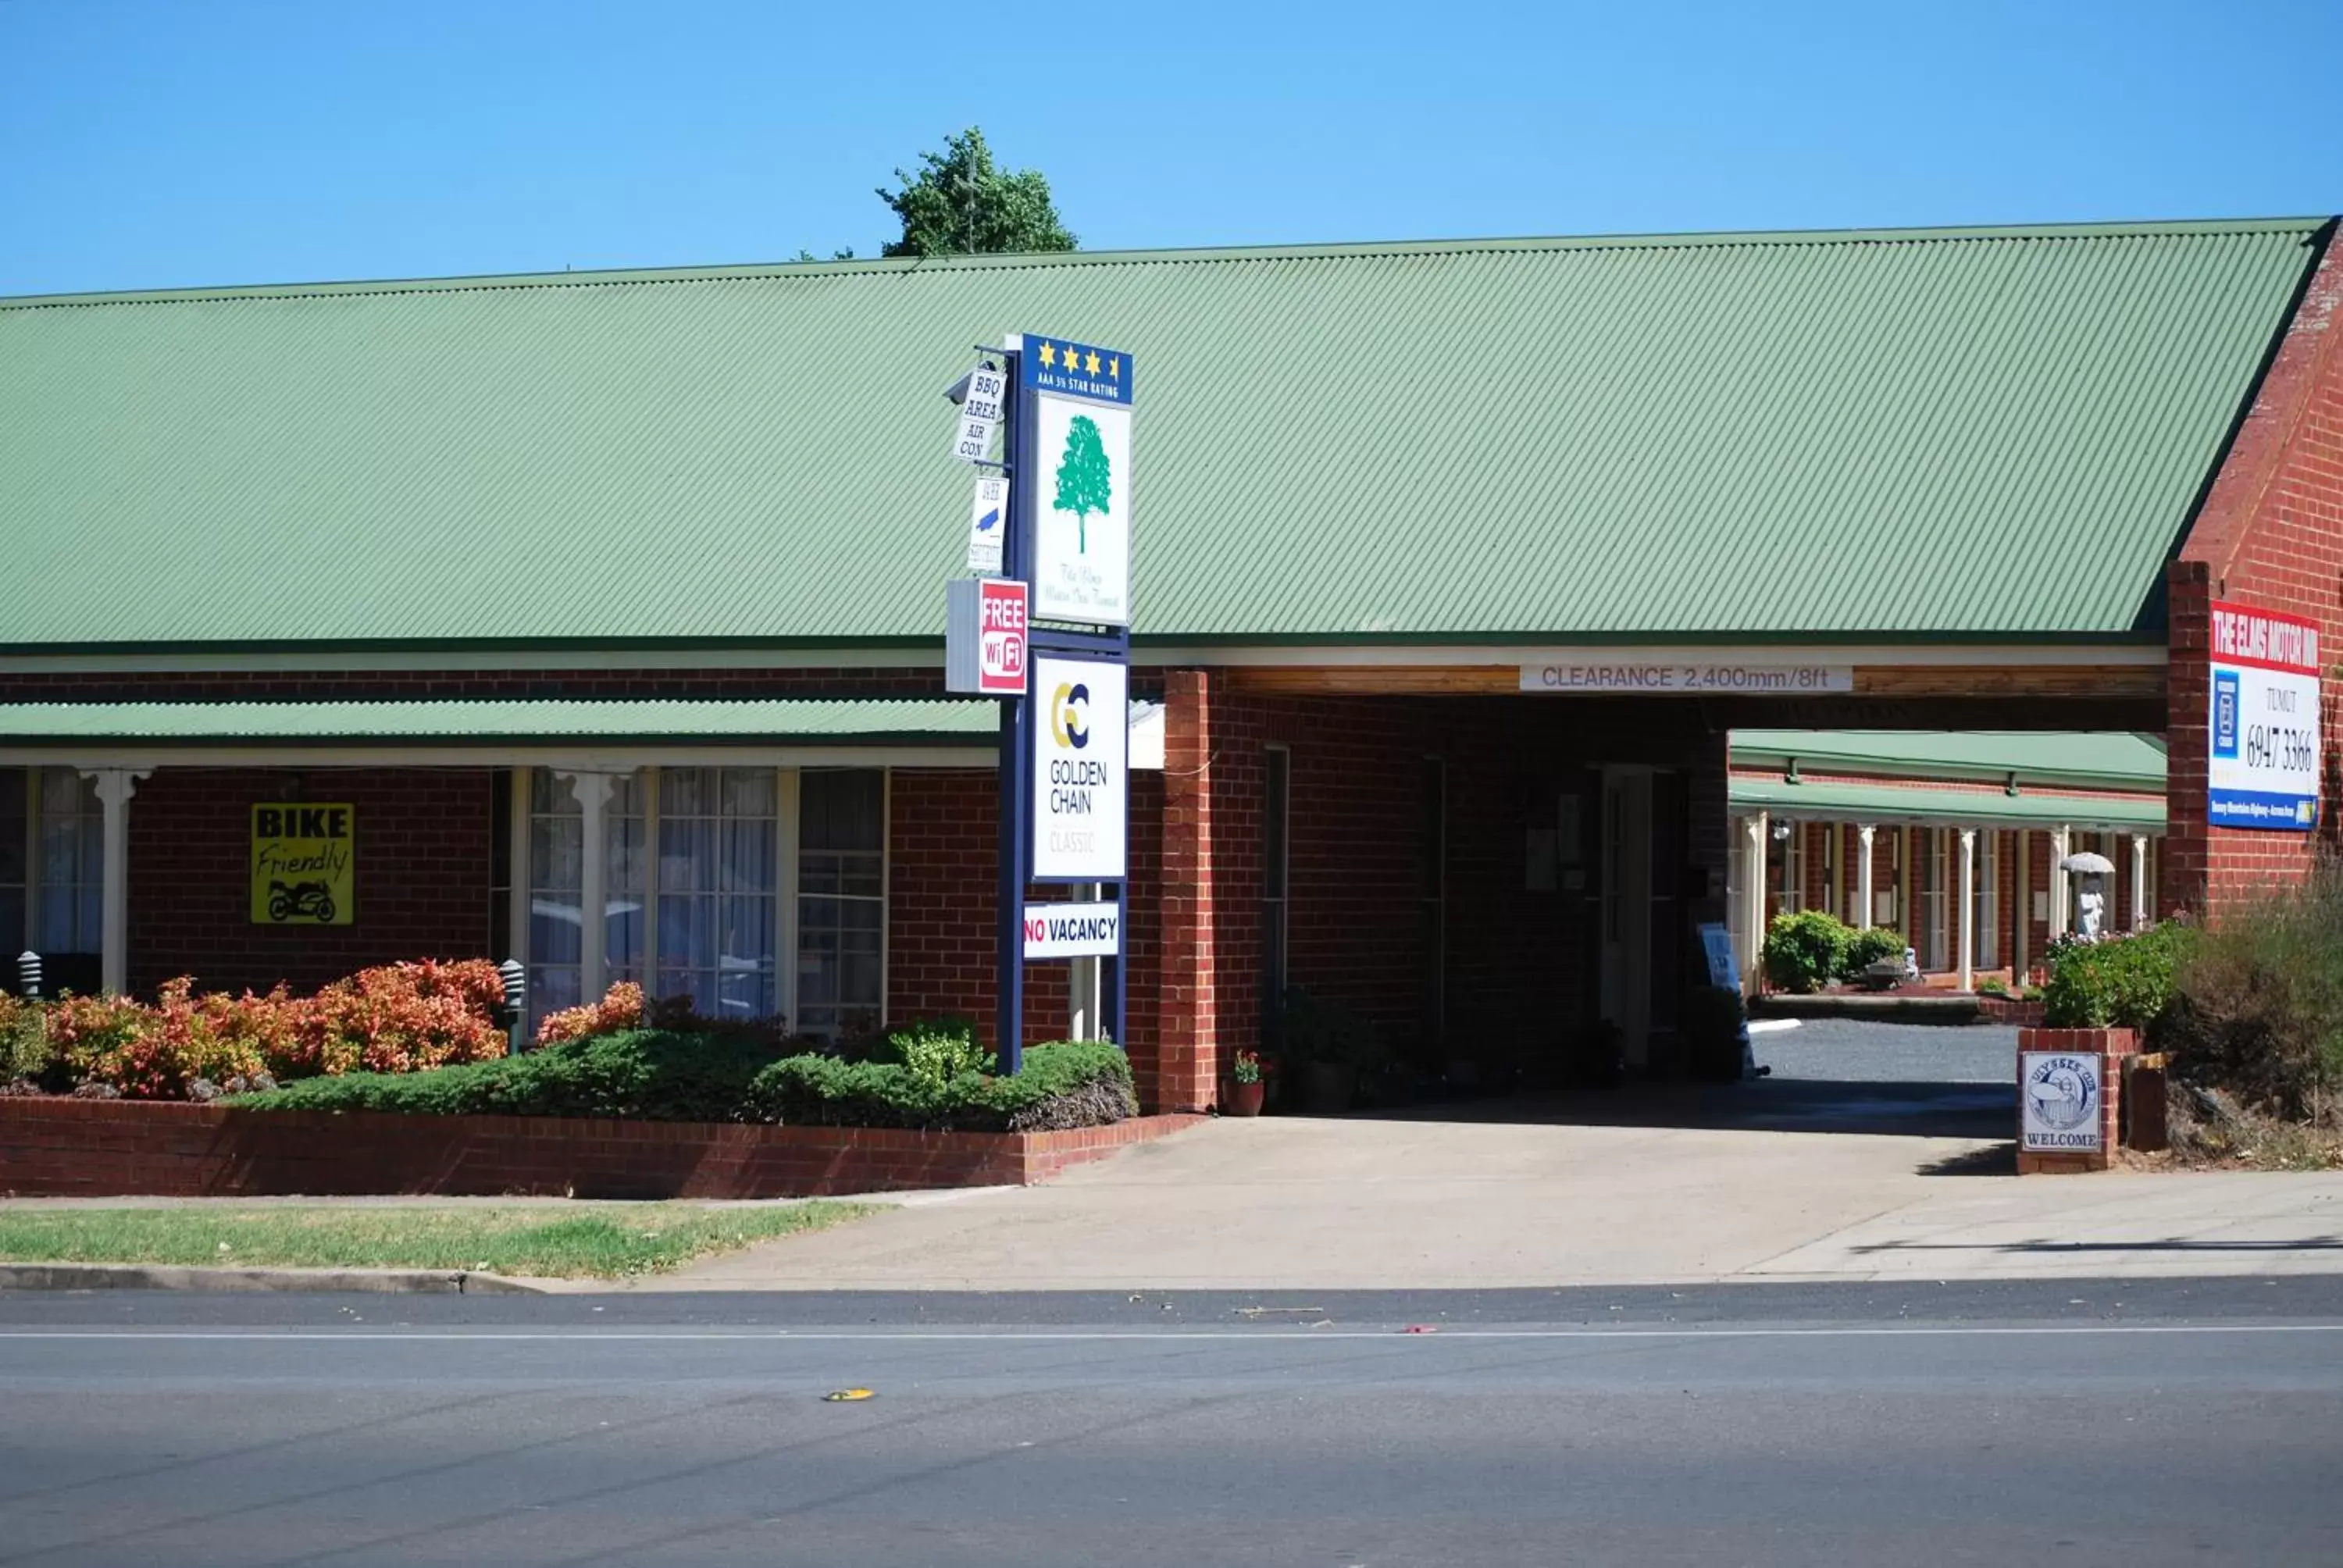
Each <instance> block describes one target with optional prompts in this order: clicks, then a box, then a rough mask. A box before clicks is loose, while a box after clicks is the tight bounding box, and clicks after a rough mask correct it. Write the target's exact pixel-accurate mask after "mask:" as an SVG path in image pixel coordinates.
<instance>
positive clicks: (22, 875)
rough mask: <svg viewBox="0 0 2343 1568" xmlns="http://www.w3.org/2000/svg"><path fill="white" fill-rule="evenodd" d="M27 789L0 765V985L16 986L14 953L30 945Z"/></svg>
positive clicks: (20, 775)
mask: <svg viewBox="0 0 2343 1568" xmlns="http://www.w3.org/2000/svg"><path fill="white" fill-rule="evenodd" d="M29 794H30V791H29V790H28V789H26V788H25V770H24V769H21V768H0V985H5V987H6V989H8V990H15V988H16V955H17V954H18V953H21V952H23V951H24V950H25V948H26V947H27V946H29V945H30V943H29V942H27V940H25V939H26V938H27V937H28V936H29V935H30V934H31V933H30V932H29V930H27V929H26V926H25V894H26V890H27V886H28V881H29V879H28V877H27V875H26V873H27V871H28V870H29V869H30V868H31V865H32V857H31V856H30V855H28V854H27V853H26V852H25V851H26V849H27V847H28V845H29V844H30V842H31V838H32V814H31V801H30V799H28V797H29Z"/></svg>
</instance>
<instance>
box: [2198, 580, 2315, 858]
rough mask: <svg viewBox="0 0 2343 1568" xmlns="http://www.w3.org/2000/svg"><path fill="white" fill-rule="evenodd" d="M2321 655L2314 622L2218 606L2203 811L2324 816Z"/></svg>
mask: <svg viewBox="0 0 2343 1568" xmlns="http://www.w3.org/2000/svg"><path fill="white" fill-rule="evenodd" d="M2318 659H2319V650H2318V627H2317V626H2316V625H2315V624H2313V623H2312V622H2310V621H2307V620H2303V619H2301V618H2298V617H2296V616H2290V615H2274V614H2272V613H2270V612H2269V611H2267V610H2258V609H2254V608H2250V607H2248V606H2246V605H2240V604H2220V603H2217V604H2215V605H2214V606H2213V620H2212V664H2213V680H2212V691H2211V692H2210V694H2209V695H2210V699H2211V711H2210V712H2209V713H2208V714H2207V720H2206V721H2207V725H2208V727H2209V728H2210V729H2211V732H2212V734H2211V739H2212V745H2211V749H2210V750H2211V754H2210V756H2209V758H2208V759H2207V760H2208V762H2209V764H2210V766H2209V768H2208V769H2207V779H2206V784H2207V789H2206V801H2205V819H2206V820H2207V822H2209V823H2211V824H2212V825H2213V826H2214V827H2216V828H2264V829H2272V830H2275V831H2280V832H2296V833H2307V832H2308V831H2310V829H2313V828H2316V827H2317V826H2318V757H2319V751H2318V695H2319V692H2318V668H2319V665H2318Z"/></svg>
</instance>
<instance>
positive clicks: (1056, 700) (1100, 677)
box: [1032, 654, 1131, 882]
mask: <svg viewBox="0 0 2343 1568" xmlns="http://www.w3.org/2000/svg"><path fill="white" fill-rule="evenodd" d="M1032 667H1033V685H1032V699H1033V723H1032V729H1033V875H1034V877H1035V878H1037V879H1055V880H1070V881H1083V882H1119V881H1121V880H1122V879H1123V874H1124V866H1123V829H1124V823H1125V821H1126V819H1127V806H1128V801H1129V793H1130V782H1129V773H1128V771H1127V769H1126V768H1125V754H1126V752H1127V751H1128V750H1129V748H1130V740H1131V737H1130V727H1131V719H1130V715H1129V711H1128V708H1129V704H1128V702H1127V700H1126V699H1127V698H1128V695H1129V685H1128V681H1127V676H1128V673H1129V672H1128V671H1126V670H1125V669H1124V668H1123V667H1122V666H1121V665H1119V664H1108V663H1104V662H1102V661H1100V660H1096V659H1087V658H1056V657H1052V656H1051V655H1047V654H1042V655H1037V656H1036V657H1035V658H1034V659H1033V661H1032Z"/></svg>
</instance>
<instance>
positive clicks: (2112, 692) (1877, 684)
mask: <svg viewBox="0 0 2343 1568" xmlns="http://www.w3.org/2000/svg"><path fill="white" fill-rule="evenodd" d="M1226 673H1227V675H1228V678H1229V681H1230V684H1231V685H1232V686H1233V687H1234V688H1235V689H1237V690H1239V691H1252V692H1260V693H1262V694H1263V695H1267V696H1277V697H1377V696H1388V697H1443V696H1445V697H1492V696H1511V695H1513V694H1516V693H1520V692H1521V668H1520V667H1519V666H1517V665H1511V664H1448V665H1239V666H1236V667H1234V668H1231V669H1229V670H1228V671H1227V672H1226ZM1525 695H1533V696H1542V695H1544V694H1543V693H1529V694H1525ZM1557 695H1564V694H1557ZM1585 695H1587V696H1627V695H1634V694H1628V693H1593V692H1589V693H1586V694H1585ZM1720 695H1725V694H1708V697H1707V699H1708V700H1712V701H1714V700H1715V699H1716V698H1717V697H1718V696H1720ZM1853 696H1855V698H1858V699H1859V698H1865V697H1875V698H1915V697H1968V698H2015V697H2050V698H2075V699H2097V700H2114V699H2147V700H2153V701H2157V702H2161V701H2163V700H2164V667H2163V666H2162V665H2137V664H2126V665H2030V666H2011V665H1859V666H1857V667H1856V668H1855V691H1854V693H1853ZM1640 700H1644V701H1649V702H1666V701H1669V700H1671V699H1670V698H1669V697H1667V696H1665V695H1658V696H1654V695H1651V694H1643V695H1642V696H1641V697H1640ZM1753 700H1755V701H1759V702H1765V701H1771V700H1774V699H1769V698H1757V699H1753ZM1842 700H1844V698H1842Z"/></svg>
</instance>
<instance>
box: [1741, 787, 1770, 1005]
mask: <svg viewBox="0 0 2343 1568" xmlns="http://www.w3.org/2000/svg"><path fill="white" fill-rule="evenodd" d="M1767 828H1768V824H1767V822H1766V820H1765V812H1763V811H1760V812H1758V813H1756V815H1755V816H1751V817H1744V818H1742V819H1741V831H1742V835H1743V837H1744V839H1745V844H1744V846H1743V849H1742V863H1743V864H1744V865H1745V866H1746V867H1747V868H1748V874H1747V875H1746V876H1745V877H1744V878H1742V883H1743V886H1742V889H1741V947H1742V951H1741V989H1742V990H1745V991H1747V992H1748V993H1749V994H1750V995H1751V996H1755V995H1756V994H1757V980H1758V976H1757V965H1758V961H1759V960H1760V958H1761V956H1762V955H1763V954H1764V952H1765V880H1766V879H1767V878H1768V877H1769V876H1771V875H1772V873H1773V868H1772V867H1771V866H1770V865H1768V864H1767V862H1766V849H1767V847H1768V846H1769V845H1770V843H1771V842H1772V840H1771V839H1768V838H1767V837H1766V832H1767Z"/></svg>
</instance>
